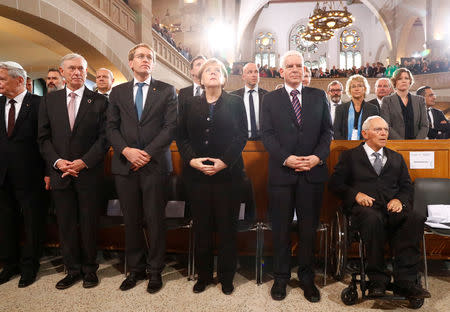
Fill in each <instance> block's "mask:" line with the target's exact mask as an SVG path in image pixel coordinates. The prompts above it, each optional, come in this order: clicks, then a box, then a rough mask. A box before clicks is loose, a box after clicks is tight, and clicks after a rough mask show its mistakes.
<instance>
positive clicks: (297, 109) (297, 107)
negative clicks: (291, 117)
mask: <svg viewBox="0 0 450 312" xmlns="http://www.w3.org/2000/svg"><path fill="white" fill-rule="evenodd" d="M299 93H300V92H299V91H298V90H297V89H294V90H292V91H291V96H292V107H293V108H294V112H295V116H296V117H297V122H298V124H300V123H301V121H302V106H301V105H300V101H299V99H298V96H297V95H298V94H299Z"/></svg>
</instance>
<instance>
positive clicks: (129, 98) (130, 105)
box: [124, 79, 138, 123]
mask: <svg viewBox="0 0 450 312" xmlns="http://www.w3.org/2000/svg"><path fill="white" fill-rule="evenodd" d="M127 84H128V85H127V86H126V89H127V91H126V94H124V96H125V101H124V106H125V111H126V112H127V113H129V114H130V116H131V117H132V118H133V119H134V120H135V121H136V123H137V122H138V118H137V111H136V106H135V105H134V92H133V91H134V90H133V88H134V79H133V80H131V81H129V82H127Z"/></svg>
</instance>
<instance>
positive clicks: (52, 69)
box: [47, 67, 61, 75]
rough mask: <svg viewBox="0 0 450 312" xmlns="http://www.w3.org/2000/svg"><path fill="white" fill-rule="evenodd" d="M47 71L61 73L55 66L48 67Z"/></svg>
mask: <svg viewBox="0 0 450 312" xmlns="http://www.w3.org/2000/svg"><path fill="white" fill-rule="evenodd" d="M49 72H57V73H59V74H60V75H61V73H60V72H59V69H57V68H55V67H52V68H49V69H48V71H47V74H48V73H49Z"/></svg>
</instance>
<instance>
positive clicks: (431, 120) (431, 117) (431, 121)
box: [427, 108, 434, 129]
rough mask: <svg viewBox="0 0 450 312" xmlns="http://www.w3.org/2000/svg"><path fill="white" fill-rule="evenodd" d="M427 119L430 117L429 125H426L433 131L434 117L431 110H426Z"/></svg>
mask: <svg viewBox="0 0 450 312" xmlns="http://www.w3.org/2000/svg"><path fill="white" fill-rule="evenodd" d="M427 114H428V117H430V124H429V125H428V126H429V127H430V128H432V129H434V117H433V112H432V111H431V108H427Z"/></svg>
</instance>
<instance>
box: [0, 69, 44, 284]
mask: <svg viewBox="0 0 450 312" xmlns="http://www.w3.org/2000/svg"><path fill="white" fill-rule="evenodd" d="M26 78H27V73H26V71H25V70H24V69H23V68H22V66H20V65H19V64H17V63H15V62H1V63H0V93H1V94H2V96H1V97H0V163H1V164H2V165H1V167H0V253H1V261H2V262H3V271H2V272H1V273H0V284H3V283H6V282H7V281H9V280H10V279H11V278H12V277H13V276H14V275H16V274H19V273H20V274H21V277H20V280H19V287H20V288H22V287H27V286H28V285H31V284H32V283H33V282H34V281H35V279H36V273H37V271H38V269H39V257H40V255H41V240H42V225H43V220H44V216H45V210H44V209H43V208H44V205H43V191H44V161H43V159H42V158H41V155H40V153H39V146H38V144H37V141H36V139H37V122H38V112H39V102H40V97H39V96H37V95H33V94H31V93H29V92H27V90H26V89H25V81H26ZM22 222H23V225H24V227H23V229H24V232H25V240H24V245H23V247H22V249H21V247H20V238H21V231H20V229H21V223H22Z"/></svg>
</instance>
